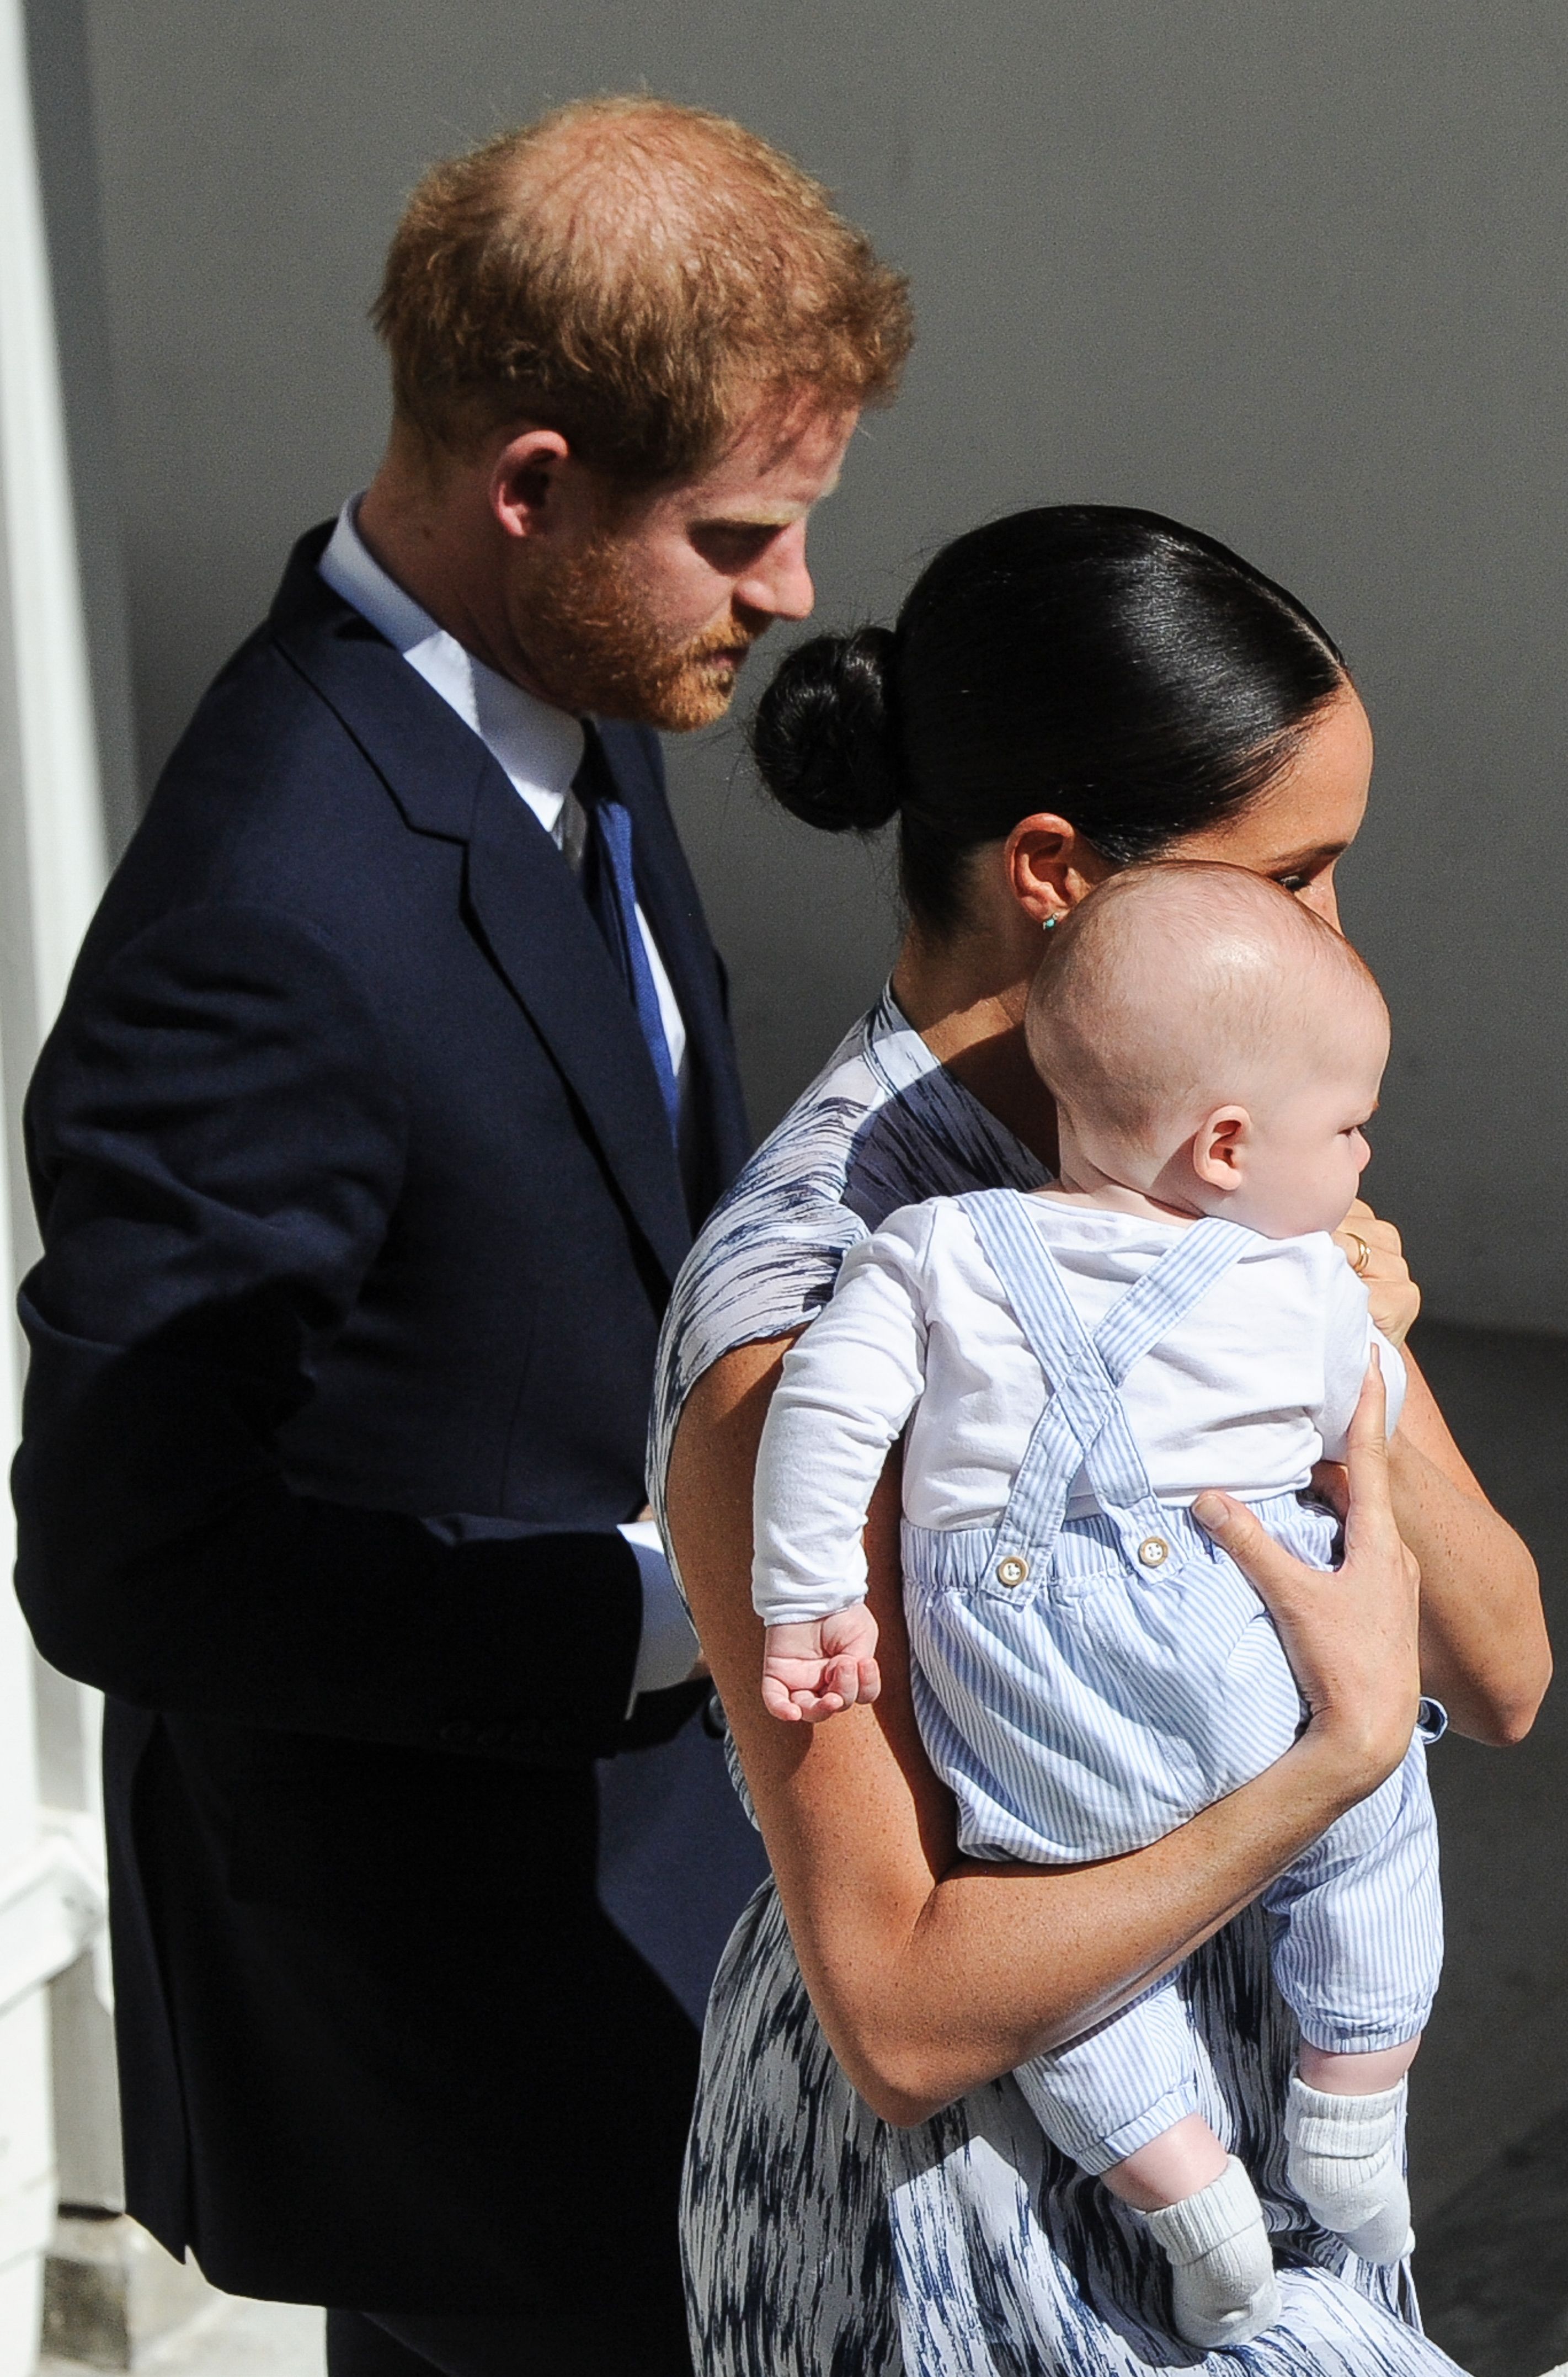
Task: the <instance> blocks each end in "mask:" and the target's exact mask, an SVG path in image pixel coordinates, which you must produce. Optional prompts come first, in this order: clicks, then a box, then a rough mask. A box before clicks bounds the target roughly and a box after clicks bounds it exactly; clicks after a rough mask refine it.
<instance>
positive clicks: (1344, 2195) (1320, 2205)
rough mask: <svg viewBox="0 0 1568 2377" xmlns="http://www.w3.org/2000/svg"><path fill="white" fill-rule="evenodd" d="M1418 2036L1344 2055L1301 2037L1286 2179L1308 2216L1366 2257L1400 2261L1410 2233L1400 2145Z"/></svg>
mask: <svg viewBox="0 0 1568 2377" xmlns="http://www.w3.org/2000/svg"><path fill="white" fill-rule="evenodd" d="M1420 2043H1421V2042H1420V2039H1419V2038H1418V2037H1417V2038H1407V2039H1405V2040H1403V2041H1402V2042H1401V2043H1400V2045H1399V2046H1397V2047H1385V2048H1380V2049H1375V2050H1374V2051H1373V2052H1372V2053H1371V2054H1370V2055H1347V2054H1333V2053H1330V2052H1329V2050H1328V2049H1325V2048H1321V2047H1312V2046H1311V2045H1310V2044H1309V2043H1308V2042H1307V2041H1306V2040H1305V2039H1303V2041H1302V2043H1301V2052H1300V2056H1299V2060H1298V2064H1297V2072H1296V2077H1295V2078H1294V2079H1293V2080H1292V2081H1291V2083H1290V2098H1289V2102H1288V2104H1287V2107H1286V2115H1285V2133H1286V2137H1287V2140H1288V2142H1289V2160H1288V2168H1289V2172H1290V2184H1291V2186H1292V2187H1293V2188H1294V2189H1295V2190H1296V2192H1297V2194H1298V2195H1299V2197H1300V2198H1301V2201H1302V2203H1303V2204H1305V2205H1306V2206H1307V2209H1308V2211H1309V2212H1311V2215H1312V2216H1313V2218H1314V2219H1316V2220H1321V2221H1322V2223H1323V2227H1324V2228H1332V2229H1334V2230H1335V2232H1336V2233H1337V2234H1338V2235H1339V2236H1341V2237H1343V2238H1344V2240H1345V2241H1346V2243H1347V2245H1348V2246H1349V2248H1350V2250H1351V2252H1353V2253H1359V2254H1360V2256H1361V2257H1362V2259H1363V2260H1364V2261H1368V2262H1382V2263H1388V2262H1397V2261H1400V2260H1402V2259H1403V2257H1404V2255H1405V2254H1406V2253H1407V2252H1409V2250H1410V2246H1411V2243H1412V2241H1413V2240H1412V2238H1411V2235H1410V2194H1409V2190H1408V2188H1407V2187H1406V2181H1405V2172H1404V2168H1403V2163H1402V2157H1401V2155H1400V2150H1399V2149H1400V2132H1401V2127H1402V2124H1403V2120H1404V2115H1405V2074H1406V2072H1408V2070H1409V2069H1410V2066H1411V2064H1412V2063H1413V2062H1414V2061H1415V2060H1416V2049H1418V2047H1419V2045H1420Z"/></svg>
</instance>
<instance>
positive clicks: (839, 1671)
mask: <svg viewBox="0 0 1568 2377" xmlns="http://www.w3.org/2000/svg"><path fill="white" fill-rule="evenodd" d="M876 1649H877V1621H876V1619H874V1618H873V1617H872V1615H871V1613H870V1611H869V1610H868V1608H867V1607H866V1604H865V1603H864V1602H863V1601H856V1602H853V1603H852V1604H851V1605H850V1607H849V1608H847V1609H835V1610H834V1611H833V1613H832V1617H831V1618H807V1619H797V1620H796V1622H795V1623H794V1624H792V1625H789V1626H770V1627H769V1629H768V1635H767V1643H766V1647H765V1649H764V1651H763V1655H762V1698H763V1701H764V1702H765V1703H766V1705H767V1706H768V1708H769V1709H770V1710H771V1711H772V1714H773V1715H774V1716H776V1717H782V1718H783V1719H784V1723H785V1724H786V1725H820V1724H821V1722H822V1719H823V1718H824V1717H829V1716H837V1714H838V1713H839V1711H840V1710H841V1709H846V1708H853V1707H854V1706H855V1703H856V1701H874V1700H875V1699H876V1697H877V1694H878V1693H879V1692H880V1690H881V1689H882V1679H881V1677H880V1675H879V1674H878V1672H877V1661H876V1656H875V1654H876Z"/></svg>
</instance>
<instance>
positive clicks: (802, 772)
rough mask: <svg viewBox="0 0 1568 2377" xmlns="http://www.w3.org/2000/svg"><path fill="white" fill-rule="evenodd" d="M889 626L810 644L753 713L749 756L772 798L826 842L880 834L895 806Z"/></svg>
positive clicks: (785, 666)
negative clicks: (831, 837) (834, 836)
mask: <svg viewBox="0 0 1568 2377" xmlns="http://www.w3.org/2000/svg"><path fill="white" fill-rule="evenodd" d="M892 663H893V637H892V630H891V628H888V627H862V628H861V629H860V630H859V632H858V633H857V634H856V635H853V636H813V637H812V638H811V639H810V640H809V642H808V643H804V644H800V645H798V646H797V647H796V650H795V651H793V652H791V653H789V654H788V655H787V657H786V658H785V659H784V662H783V663H782V664H781V665H780V668H779V671H778V674H777V675H775V677H774V678H773V681H772V685H771V686H770V687H768V690H767V692H766V693H765V694H764V695H763V696H762V699H761V700H760V702H759V703H758V705H757V715H756V717H755V718H754V719H753V721H752V723H751V738H750V739H751V750H752V756H753V757H754V758H755V759H756V762H757V766H758V769H759V770H760V774H761V778H762V781H763V782H764V783H765V784H766V785H767V787H768V790H769V791H770V792H771V793H772V795H773V798H774V799H775V800H776V801H778V802H780V803H781V804H782V805H783V806H784V808H786V809H788V810H789V812H790V814H791V816H792V817H797V818H802V819H803V820H804V822H805V823H806V824H807V825H814V826H820V828H821V829H822V830H823V832H825V833H849V832H855V833H874V832H875V831H876V829H877V828H878V827H879V826H882V825H886V824H887V822H888V819H889V818H891V817H892V816H894V815H895V814H896V812H897V809H898V805H899V783H898V763H897V754H896V750H895V733H894V726H893V720H892Z"/></svg>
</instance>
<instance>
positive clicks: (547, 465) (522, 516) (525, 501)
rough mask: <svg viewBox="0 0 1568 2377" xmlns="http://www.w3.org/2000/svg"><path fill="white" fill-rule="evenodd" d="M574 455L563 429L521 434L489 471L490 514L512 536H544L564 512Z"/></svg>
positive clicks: (533, 430) (511, 439)
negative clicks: (565, 486)
mask: <svg viewBox="0 0 1568 2377" xmlns="http://www.w3.org/2000/svg"><path fill="white" fill-rule="evenodd" d="M571 468H572V453H571V448H570V447H569V445H568V444H567V441H566V439H565V438H564V437H563V436H561V433H560V431H559V430H558V429H522V430H520V431H519V432H518V434H517V436H515V437H511V438H509V439H508V441H507V443H506V444H505V445H504V446H503V447H502V448H501V450H500V452H499V453H498V454H497V457H496V459H495V461H494V462H493V464H492V465H491V469H490V490H489V493H490V509H491V511H492V512H493V513H494V515H495V517H496V519H497V520H498V521H499V523H500V525H501V527H502V528H503V529H504V530H505V532H506V533H507V535H508V536H516V537H524V536H539V535H541V534H543V533H544V532H546V531H547V530H548V529H549V528H550V527H552V526H554V525H555V519H556V514H557V512H559V510H560V509H561V497H562V494H563V492H564V490H563V487H562V478H563V474H564V473H566V472H568V471H569V469H571Z"/></svg>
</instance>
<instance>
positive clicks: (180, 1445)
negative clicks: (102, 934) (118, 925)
mask: <svg viewBox="0 0 1568 2377" xmlns="http://www.w3.org/2000/svg"><path fill="white" fill-rule="evenodd" d="M28 1124H29V1138H30V1152H31V1155H32V1161H33V1171H34V1179H35V1185H36V1189H37V1194H38V1200H39V1207H40V1222H41V1226H42V1236H43V1242H44V1254H43V1258H42V1261H41V1262H40V1263H39V1264H38V1265H37V1267H36V1268H35V1269H34V1271H33V1272H31V1274H30V1277H29V1279H28V1280H27V1282H26V1283H25V1285H24V1288H23V1293H22V1301H21V1311H22V1320H23V1324H24V1327H25V1328H26V1331H27V1334H28V1337H29V1340H30V1345H31V1354H32V1358H31V1365H30V1375H29V1380H28V1387H27V1393H26V1399H25V1405H24V1421H23V1439H22V1447H21V1451H20V1453H19V1455H18V1463H17V1468H16V1473H15V1489H16V1500H17V1510H18V1593H19V1595H20V1597H21V1600H22V1604H23V1607H24V1608H25V1610H26V1612H27V1615H28V1618H29V1619H30V1623H31V1625H32V1628H33V1631H34V1634H35V1636H36V1638H37V1641H38V1643H39V1646H40V1648H41V1649H42V1652H43V1654H44V1655H45V1656H46V1657H47V1658H48V1659H50V1660H51V1661H53V1663H54V1665H55V1666H59V1667H61V1668H63V1669H64V1670H65V1672H66V1674H68V1675H73V1676H78V1677H80V1678H83V1679H84V1680H85V1681H87V1682H90V1683H94V1684H98V1685H101V1686H102V1688H103V1689H104V1690H107V1691H110V1692H112V1693H114V1694H115V1695H116V1696H117V1697H118V1698H120V1699H123V1700H126V1701H130V1702H136V1703H138V1704H140V1705H142V1706H145V1707H150V1708H159V1709H167V1710H171V1711H178V1712H184V1713H186V1714H198V1715H209V1716H215V1717H222V1718H227V1719H230V1720H233V1721H238V1722H241V1723H248V1724H253V1725H261V1726H279V1727H283V1728H286V1729H289V1730H293V1731H299V1732H315V1733H325V1734H331V1735H336V1736H340V1737H342V1738H350V1739H360V1740H369V1741H385V1742H397V1743H406V1744H419V1745H428V1746H436V1745H439V1746H442V1747H445V1748H448V1749H450V1750H468V1751H474V1752H482V1753H484V1754H485V1755H489V1756H502V1757H514V1758H519V1759H521V1760H523V1761H526V1762H543V1763H557V1762H570V1761H576V1760H580V1759H582V1758H586V1757H592V1756H596V1755H601V1754H603V1753H604V1752H605V1751H607V1750H611V1749H613V1748H614V1747H615V1746H616V1742H617V1739H618V1738H619V1734H620V1725H621V1718H622V1715H623V1714H624V1711H625V1708H626V1702H627V1696H628V1687H629V1682H630V1678H631V1675H632V1670H633V1666H634V1662H635V1659H636V1654H637V1642H638V1635H639V1630H640V1587H639V1583H638V1575H637V1566H636V1561H635V1558H634V1556H633V1554H632V1552H631V1550H630V1548H629V1547H628V1545H627V1544H626V1543H624V1542H623V1541H622V1539H621V1538H620V1536H619V1535H614V1534H604V1535H534V1536H528V1537H523V1538H521V1539H511V1540H507V1539H505V1537H504V1535H503V1536H502V1537H501V1538H500V1539H495V1538H492V1537H488V1536H487V1537H485V1539H482V1540H478V1541H461V1542H452V1541H450V1540H442V1539H440V1538H439V1537H438V1536H437V1534H436V1533H434V1532H433V1531H432V1530H431V1529H429V1528H427V1527H426V1526H425V1524H424V1523H423V1522H422V1521H421V1520H419V1519H418V1518H414V1517H410V1516H408V1515H406V1514H404V1513H401V1512H396V1511H374V1510H361V1509H353V1508H349V1507H346V1506H344V1505H341V1504H337V1503H331V1502H327V1501H323V1500H319V1499H311V1498H309V1497H306V1496H304V1495H300V1494H297V1493H295V1492H293V1491H292V1490H291V1489H290V1487H289V1486H288V1483H287V1481H286V1478H285V1475H284V1471H283V1466H282V1463H281V1456H280V1453H279V1450H278V1434H279V1430H280V1428H281V1425H282V1424H283V1422H284V1421H285V1420H286V1419H287V1418H288V1417H289V1416H290V1415H292V1414H293V1412H295V1411H296V1410H298V1409H299V1408H300V1406H301V1405H302V1404H303V1403H304V1402H305V1400H306V1399H307V1398H308V1396H309V1394H310V1392H311V1370H312V1362H313V1358H314V1356H315V1354H316V1352H317V1348H318V1347H319V1346H320V1345H321V1344H323V1343H324V1342H325V1341H326V1340H328V1339H329V1337H330V1335H331V1334H332V1332H334V1331H335V1330H336V1329H337V1328H338V1327H340V1326H341V1323H342V1321H343V1320H344V1318H345V1316H346V1315H347V1314H348V1312H349V1311H350V1309H351V1308H352V1307H353V1302H354V1300H355V1297H356V1295H357V1293H358V1290H359V1288H360V1285H361V1284H362V1282H363V1280H364V1277H365V1272H366V1271H367V1269H368V1267H369V1265H370V1264H371V1262H372V1261H373V1260H374V1259H375V1257H376V1256H377V1253H378V1251H379V1250H380V1248H381V1247H382V1245H383V1243H384V1241H385V1239H386V1237H387V1234H388V1231H389V1225H390V1224H391V1222H392V1217H393V1214H394V1210H395V1207H396V1203H397V1200H398V1194H399V1188H400V1182H401V1176H402V1166H403V1160H404V1145H405V1117H404V1112H403V1106H402V1098H401V1089H400V1086H399V1082H398V1079H397V1074H396V1070H395V1068H394V1067H393V1065H392V1064H391V1062H390V1061H389V1055H388V1051H387V1049H386V1047H385V1045H383V1040H382V1035H381V1033H380V1030H379V1027H378V1025H377V1020H376V1018H375V1017H374V1015H373V1014H372V1013H371V1012H370V1010H369V1008H368V1005H367V1003H366V1002H365V999H364V998H363V997H362V996H361V994H360V992H359V990H358V988H357V986H356V985H355V984H354V982H353V979H352V977H351V975H350V973H348V971H347V969H346V968H345V967H344V965H343V964H342V963H341V961H340V959H339V958H338V956H337V955H336V953H335V952H334V951H333V950H332V949H331V948H330V946H329V944H327V943H326V942H325V941H324V940H322V939H321V938H319V937H318V936H317V935H316V934H315V932H314V931H313V930H312V929H311V928H310V927H309V926H305V925H304V924H302V923H300V922H297V921H295V920H294V919H293V918H290V917H288V916H284V915H280V914H273V913H271V912H269V911H265V910H260V909H256V908H249V907H239V906H209V907H203V908H199V909H192V910H187V911H185V912H182V913H180V914H175V915H174V916H171V917H167V918H165V919H163V920H162V921H161V922H160V923H159V924H157V925H155V926H152V927H150V929H149V930H148V931H146V932H145V933H143V934H142V935H141V936H140V937H139V938H138V939H136V940H134V941H133V942H131V943H130V944H129V945H128V946H127V947H126V948H125V949H124V950H121V951H120V952H119V953H118V955H117V956H115V957H114V959H113V960H112V961H111V962H109V963H108V964H107V965H105V966H103V967H102V968H101V969H100V970H99V971H97V972H96V973H92V974H91V975H90V976H89V977H87V978H86V979H85V980H83V981H81V982H79V983H78V985H75V986H74V987H73V990H72V992H71V995H70V997H69V999H68V1000H67V1005H66V1014H65V1016H64V1017H63V1019H62V1021H61V1023H60V1025H59V1027H58V1028H57V1030H56V1032H55V1033H54V1035H53V1037H52V1039H51V1042H50V1044H49V1046H48V1048H47V1049H46V1051H45V1054H44V1057H43V1059H42V1063H41V1066H40V1069H39V1074H38V1078H37V1080H36V1081H35V1082H34V1085H33V1090H32V1093H31V1095H30V1103H29V1116H28ZM585 1646H586V1647H585Z"/></svg>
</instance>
